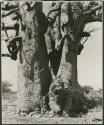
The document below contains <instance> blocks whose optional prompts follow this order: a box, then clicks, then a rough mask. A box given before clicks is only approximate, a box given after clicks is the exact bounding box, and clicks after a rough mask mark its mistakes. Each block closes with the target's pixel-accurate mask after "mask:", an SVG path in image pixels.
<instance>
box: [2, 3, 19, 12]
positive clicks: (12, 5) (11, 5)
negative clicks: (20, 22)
mask: <svg viewBox="0 0 104 125" xmlns="http://www.w3.org/2000/svg"><path fill="white" fill-rule="evenodd" d="M18 7H19V6H18V3H17V2H8V3H6V5H3V6H2V8H1V9H2V10H5V11H8V10H11V9H15V8H18Z"/></svg>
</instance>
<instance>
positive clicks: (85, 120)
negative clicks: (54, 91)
mask: <svg viewBox="0 0 104 125" xmlns="http://www.w3.org/2000/svg"><path fill="white" fill-rule="evenodd" d="M2 123H3V124H102V107H101V106H99V107H95V108H94V109H91V110H89V112H88V113H87V114H86V115H81V116H77V117H56V116H55V117H51V116H42V115H35V114H33V115H27V116H21V117H20V116H18V115H17V114H16V94H11V95H9V96H8V97H6V96H3V97H2Z"/></svg>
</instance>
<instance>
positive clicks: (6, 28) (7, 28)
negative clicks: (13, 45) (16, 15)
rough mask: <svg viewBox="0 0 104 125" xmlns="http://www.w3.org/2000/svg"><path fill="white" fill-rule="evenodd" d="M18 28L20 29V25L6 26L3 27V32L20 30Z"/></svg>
mask: <svg viewBox="0 0 104 125" xmlns="http://www.w3.org/2000/svg"><path fill="white" fill-rule="evenodd" d="M18 28H19V24H18V23H16V24H14V25H11V26H5V25H3V26H2V30H18Z"/></svg>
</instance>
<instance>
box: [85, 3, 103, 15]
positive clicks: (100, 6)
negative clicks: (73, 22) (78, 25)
mask: <svg viewBox="0 0 104 125" xmlns="http://www.w3.org/2000/svg"><path fill="white" fill-rule="evenodd" d="M101 8H102V5H98V6H96V7H94V8H91V9H90V10H89V11H86V12H84V13H83V14H84V15H86V14H91V13H93V12H95V11H97V10H99V9H101Z"/></svg>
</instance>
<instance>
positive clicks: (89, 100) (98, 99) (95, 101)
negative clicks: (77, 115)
mask: <svg viewBox="0 0 104 125" xmlns="http://www.w3.org/2000/svg"><path fill="white" fill-rule="evenodd" d="M102 96H103V95H102V92H101V91H100V90H98V91H96V90H92V91H90V92H89V93H87V94H86V104H87V107H88V108H89V109H91V108H94V107H96V106H99V105H100V106H102V98H103V97H102Z"/></svg>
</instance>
